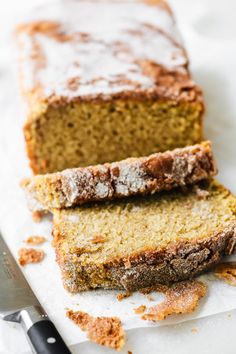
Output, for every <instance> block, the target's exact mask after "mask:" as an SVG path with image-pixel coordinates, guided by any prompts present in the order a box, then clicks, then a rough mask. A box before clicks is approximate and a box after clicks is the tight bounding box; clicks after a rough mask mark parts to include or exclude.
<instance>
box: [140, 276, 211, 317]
mask: <svg viewBox="0 0 236 354" xmlns="http://www.w3.org/2000/svg"><path fill="white" fill-rule="evenodd" d="M164 294H165V299H164V300H163V301H162V302H161V303H160V304H158V305H156V306H154V307H151V308H150V309H149V310H148V313H147V314H145V315H143V316H142V319H144V320H149V321H161V320H164V319H165V318H166V317H167V316H169V315H172V314H182V313H191V312H193V311H194V310H195V309H196V307H197V306H198V303H199V300H200V299H201V298H202V297H203V296H204V295H205V294H206V285H205V284H204V283H202V282H200V281H196V280H195V281H182V282H179V283H176V284H173V285H172V286H170V287H169V288H167V290H165V291H164Z"/></svg>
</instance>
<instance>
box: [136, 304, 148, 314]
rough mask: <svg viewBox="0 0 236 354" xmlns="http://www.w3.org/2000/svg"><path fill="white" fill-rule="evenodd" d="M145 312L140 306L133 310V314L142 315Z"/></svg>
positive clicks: (144, 308)
mask: <svg viewBox="0 0 236 354" xmlns="http://www.w3.org/2000/svg"><path fill="white" fill-rule="evenodd" d="M145 311H146V306H145V305H140V306H139V307H137V308H136V309H134V312H135V313H137V314H140V313H144V312H145Z"/></svg>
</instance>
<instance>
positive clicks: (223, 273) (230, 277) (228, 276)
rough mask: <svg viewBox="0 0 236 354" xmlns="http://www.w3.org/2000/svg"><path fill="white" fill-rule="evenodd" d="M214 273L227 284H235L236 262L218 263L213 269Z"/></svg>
mask: <svg viewBox="0 0 236 354" xmlns="http://www.w3.org/2000/svg"><path fill="white" fill-rule="evenodd" d="M214 274H215V275H216V276H217V277H218V278H220V279H223V280H224V281H225V282H226V283H228V284H229V285H232V286H236V262H227V263H220V264H219V265H218V266H217V267H216V268H215V269H214Z"/></svg>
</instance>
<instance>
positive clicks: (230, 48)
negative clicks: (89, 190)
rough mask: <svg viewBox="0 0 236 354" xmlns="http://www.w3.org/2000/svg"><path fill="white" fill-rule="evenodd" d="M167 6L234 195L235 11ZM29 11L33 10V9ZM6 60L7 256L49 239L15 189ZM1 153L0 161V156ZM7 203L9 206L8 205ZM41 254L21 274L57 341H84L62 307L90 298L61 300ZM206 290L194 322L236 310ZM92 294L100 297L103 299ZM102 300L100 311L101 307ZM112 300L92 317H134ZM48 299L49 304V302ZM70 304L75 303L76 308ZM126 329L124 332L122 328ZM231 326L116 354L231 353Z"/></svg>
mask: <svg viewBox="0 0 236 354" xmlns="http://www.w3.org/2000/svg"><path fill="white" fill-rule="evenodd" d="M41 2H42V1H41ZM171 2H173V7H174V8H175V10H176V14H177V18H178V22H179V25H180V27H181V32H182V34H183V36H184V39H185V41H186V45H187V48H188V51H189V54H190V57H191V63H192V71H193V73H194V76H195V79H196V80H197V81H198V82H199V84H200V85H201V86H202V87H203V89H204V92H205V96H206V101H207V108H208V112H207V117H206V129H205V131H206V136H207V137H208V138H210V139H212V140H213V143H214V148H215V154H216V157H217V160H218V165H219V168H220V174H219V179H220V180H221V181H222V182H224V183H225V184H226V185H227V186H228V187H229V188H231V189H232V190H233V191H234V192H236V186H235V184H234V179H235V175H236V166H235V153H236V142H235V140H236V139H235V138H236V120H235V119H234V116H236V106H235V103H234V101H235V98H234V97H235V92H236V79H235V78H234V71H233V69H234V65H235V62H236V50H235V43H234V38H235V35H236V25H235V24H234V18H233V15H234V14H235V11H236V4H235V2H234V1H233V0H226V1H225V6H224V7H223V8H222V6H221V4H222V3H221V2H219V1H216V0H215V1H213V0H208V1H206V0H201V1H198V2H195V1H194V0H191V1H190V0H188V1H187V0H186V1H184V0H175V1H174V0H172V1H171ZM13 3H14V8H15V11H16V10H17V6H18V9H19V12H23V10H24V9H23V8H22V7H23V6H24V5H25V6H26V5H27V4H28V5H29V4H30V1H26V0H25V1H21V2H19V1H15V2H13V1H8V4H5V2H4V4H1V10H2V11H1V14H0V20H1V24H2V26H3V24H5V27H2V28H0V33H1V35H0V36H2V39H3V35H4V33H6V29H7V28H9V22H10V23H13V21H14V16H10V12H9V9H10V7H11V8H12V4H13ZM34 3H35V4H36V3H38V1H35V2H34ZM218 5H219V6H218ZM7 6H8V7H7ZM16 15H17V12H16ZM17 16H18V15H17ZM17 16H15V17H17ZM0 26H1V25H0ZM2 29H3V31H2V32H1V30H2ZM0 38H1V37H0ZM0 40H1V39H0ZM2 43H3V42H2ZM1 48H2V46H1ZM8 55H9V51H7V50H5V51H2V52H1V55H0V92H1V95H0V111H1V128H0V145H1V147H2V149H1V152H0V161H1V183H0V189H1V190H0V193H1V198H2V200H3V202H2V203H1V206H0V225H1V228H3V229H4V230H5V232H6V231H7V232H6V235H7V236H8V242H9V245H10V246H12V249H13V252H14V253H15V254H16V252H17V249H19V247H21V246H22V240H23V239H25V238H26V237H27V236H28V235H30V234H40V235H41V234H42V235H48V239H49V238H50V236H49V230H50V221H47V222H46V223H41V224H33V223H32V222H31V220H30V216H29V213H28V212H27V209H26V206H25V203H24V197H23V195H22V192H21V190H20V189H19V187H18V181H19V179H20V178H21V177H24V176H25V175H26V174H29V171H28V170H27V167H26V161H25V160H24V153H23V140H22V134H21V130H20V126H21V125H22V122H23V118H22V113H21V112H20V111H19V106H18V102H17V100H16V99H15V91H16V87H15V86H14V85H15V84H14V81H13V80H12V76H11V70H10V65H9V59H10V58H9V57H8ZM9 127H11V130H12V133H11V134H12V136H9ZM3 149H4V150H5V151H3ZM2 152H3V155H4V156H3V155H1V153H2ZM6 157H7V159H8V164H7V166H6V168H4V169H3V168H2V166H3V164H4V160H5V159H6ZM8 201H10V204H9V203H8ZM10 210H11V214H10ZM13 210H14V213H13ZM4 230H3V231H4ZM16 240H17V241H16ZM13 246H14V247H13ZM42 247H43V248H44V249H45V251H46V252H47V257H46V259H45V261H44V262H43V263H42V264H39V265H35V266H32V267H31V266H29V267H27V268H26V270H25V274H26V276H27V277H28V279H29V280H30V282H31V285H32V287H33V288H34V289H35V291H36V292H37V294H38V296H39V299H40V301H42V303H43V304H44V306H45V308H46V310H48V312H49V314H50V315H51V316H52V318H53V319H54V320H55V322H56V325H57V326H58V328H59V329H60V330H61V331H62V332H63V333H64V337H65V339H66V340H67V342H68V343H72V342H76V339H78V340H79V339H82V338H85V336H84V335H83V334H82V336H81V332H80V330H79V329H78V328H77V327H75V326H74V325H73V324H72V323H70V321H69V320H67V319H66V318H65V316H64V313H65V307H67V306H68V307H72V308H75V309H76V308H81V309H85V307H83V306H86V307H87V305H88V304H87V305H86V302H87V301H88V299H89V298H91V297H93V296H95V295H93V294H91V293H89V294H86V295H83V296H82V297H81V296H70V295H69V294H67V293H66V292H65V291H64V290H63V288H62V285H61V282H60V281H59V271H58V268H57V265H56V264H55V262H54V254H53V252H52V250H51V246H50V244H49V242H48V243H47V244H46V245H45V246H42ZM53 275H55V277H53ZM40 278H41V279H42V278H43V279H45V281H43V282H40V284H41V286H40V288H38V285H37V280H40ZM210 283H211V286H210V293H209V296H208V298H207V299H206V300H204V301H203V302H202V305H201V307H200V310H199V311H198V312H197V313H196V314H194V316H196V315H198V316H199V315H206V314H210V313H212V312H217V311H224V310H228V309H232V308H235V309H236V297H235V293H236V290H235V289H234V288H230V287H227V286H224V285H223V284H222V283H220V282H215V281H214V282H213V281H210ZM213 286H214V287H217V288H218V290H219V291H217V293H215V291H213V288H212V287H213ZM226 289H227V290H226ZM99 293H100V294H103V292H99ZM227 294H228V295H227ZM216 296H217V298H216ZM229 296H230V297H229ZM104 297H105V299H106V300H105V301H106V306H104V301H102V300H103V298H104ZM140 297H141V295H140ZM114 298H115V297H114V295H112V294H111V292H110V293H109V294H107V295H106V296H105V295H100V296H98V298H96V306H93V309H92V312H93V313H95V314H100V313H106V314H108V313H109V314H110V315H114V314H115V311H118V312H119V314H120V315H121V317H123V316H124V315H125V314H124V312H125V311H126V310H128V316H127V317H132V316H133V318H134V314H133V310H132V309H133V308H134V307H137V305H135V304H130V301H133V298H129V299H126V300H124V301H123V302H122V303H118V302H117V301H114V304H113V303H112V299H114ZM48 299H50V301H49V302H48ZM143 299H144V297H142V298H141V303H144V300H143ZM215 300H216V303H217V304H218V306H217V308H215V306H213V303H214V302H215ZM93 301H94V300H93ZM99 301H100V302H99ZM137 301H138V300H137ZM77 303H79V306H78V305H77ZM93 303H94V302H93ZM150 305H152V303H151V304H150ZM110 306H112V309H111V311H110V310H109V307H110ZM126 306H127V307H126ZM228 306H229V307H228ZM120 309H121V310H122V311H123V314H122V313H121V310H120ZM136 318H138V316H136ZM185 319H186V317H185ZM177 320H184V318H182V317H181V316H179V317H177ZM126 323H127V324H128V322H126ZM136 324H137V323H136ZM142 324H143V325H144V324H146V322H142ZM235 325H236V311H233V312H232V316H231V317H228V315H227V314H225V313H224V314H221V315H215V316H211V317H207V318H205V319H199V320H195V321H191V322H185V323H182V324H179V325H174V326H173V325H172V326H167V327H163V326H162V327H156V328H149V329H145V330H143V329H138V330H131V331H128V341H127V345H126V348H125V350H124V351H123V352H124V353H127V350H131V351H132V352H133V354H138V353H145V352H146V351H148V353H163V354H164V353H165V354H168V353H173V352H175V353H176V354H178V353H181V354H182V353H189V352H190V351H191V353H193V354H194V353H199V352H201V353H209V354H211V353H215V354H218V353H219V354H220V353H226V354H230V353H233V352H235V346H236V340H235V335H234V331H235V330H234V328H235ZM132 326H133V324H132ZM66 327H67V330H68V331H72V333H70V335H69V334H68V333H66V330H65V328H66ZM0 328H1V330H0V353H3V354H8V353H9V354H11V353H12V354H13V353H23V351H22V350H21V348H23V350H24V351H25V353H26V351H27V350H28V349H27V348H28V347H27V342H26V340H25V338H24V336H23V335H22V333H21V331H20V329H19V327H18V326H17V325H10V324H8V323H3V322H0ZM192 328H198V332H197V333H195V332H194V333H193V332H191V329H192ZM226 338H227V340H226ZM16 343H17V349H16ZM73 350H74V353H103V352H107V353H109V350H107V349H104V348H100V347H98V346H96V345H94V344H91V343H88V342H86V343H82V344H80V345H77V346H73Z"/></svg>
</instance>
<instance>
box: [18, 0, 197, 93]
mask: <svg viewBox="0 0 236 354" xmlns="http://www.w3.org/2000/svg"><path fill="white" fill-rule="evenodd" d="M160 3H162V2H160ZM18 39H19V43H20V47H21V58H20V59H22V60H21V73H22V76H23V91H24V92H34V93H35V92H37V94H38V95H39V94H40V95H41V97H44V98H50V97H51V98H52V97H66V98H67V99H73V98H75V97H77V98H78V97H80V98H83V97H87V96H96V97H97V96H99V95H102V96H103V97H106V96H107V95H108V96H110V95H113V94H119V93H122V92H134V91H135V90H136V91H139V92H140V91H141V92H142V91H145V92H147V91H150V92H152V91H155V90H157V88H158V92H159V94H161V95H163V96H165V95H168V94H170V92H168V91H169V87H168V85H170V82H171V81H173V80H172V79H173V78H175V81H176V80H177V81H180V82H179V86H178V87H175V88H174V85H173V82H172V83H171V84H172V85H171V86H172V89H171V90H172V91H173V90H177V91H178V89H181V85H182V86H186V87H191V86H194V84H193V83H192V81H191V80H190V78H189V74H188V70H187V63H188V60H187V57H186V53H185V50H184V48H183V46H182V41H181V38H180V35H179V33H178V30H177V28H176V25H175V21H174V19H173V17H172V15H171V13H170V11H168V8H166V7H164V6H161V5H159V6H158V4H156V5H155V6H153V5H150V4H148V3H145V2H143V1H127V2H125V3H124V2H122V1H119V2H118V1H110V0H109V1H108V0H100V1H97V2H96V4H95V2H94V1H93V0H87V1H74V0H70V1H67V2H66V4H64V5H63V4H61V5H59V4H51V5H50V6H49V5H47V7H41V8H39V9H38V10H37V12H36V13H34V14H31V16H30V17H29V19H28V22H26V23H25V24H24V25H21V26H19V28H18ZM176 76H179V77H180V78H179V79H178V78H177V79H176ZM181 82H182V83H181ZM167 88H168V89H167ZM177 91H176V92H177ZM176 92H175V93H176ZM172 94H174V91H173V92H172Z"/></svg>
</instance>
